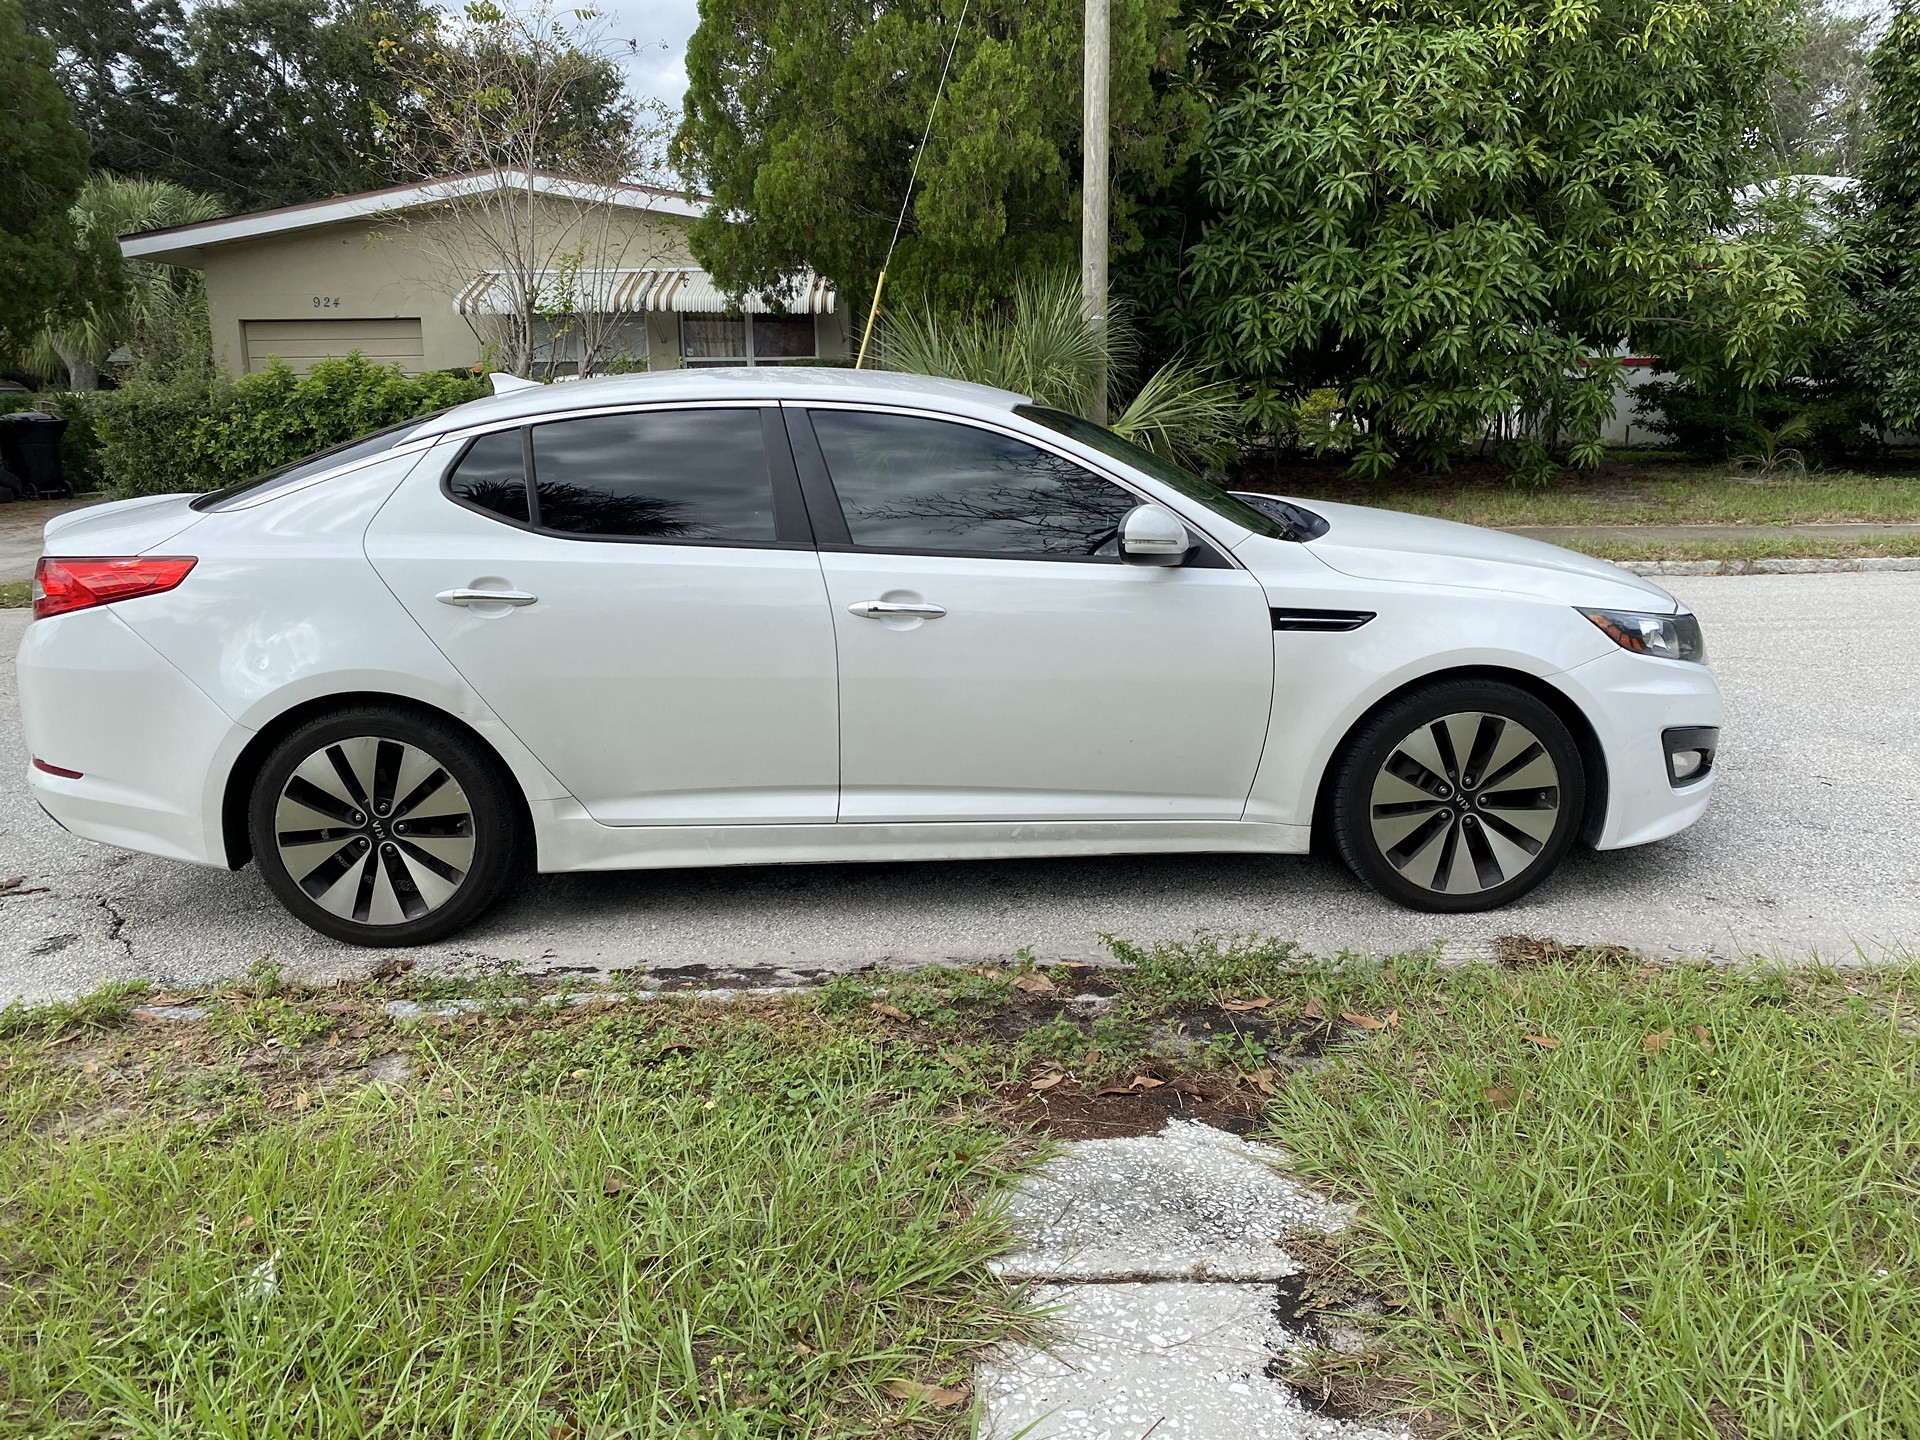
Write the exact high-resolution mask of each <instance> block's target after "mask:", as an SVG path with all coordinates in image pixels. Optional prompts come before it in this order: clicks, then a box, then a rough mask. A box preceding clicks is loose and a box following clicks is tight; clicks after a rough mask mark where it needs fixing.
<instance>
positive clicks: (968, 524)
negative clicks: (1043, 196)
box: [793, 407, 1273, 822]
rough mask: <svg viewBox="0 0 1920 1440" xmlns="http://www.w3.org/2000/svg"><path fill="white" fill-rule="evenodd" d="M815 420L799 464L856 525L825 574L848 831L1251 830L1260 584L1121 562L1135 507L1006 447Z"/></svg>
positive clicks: (1058, 461) (1268, 626)
mask: <svg viewBox="0 0 1920 1440" xmlns="http://www.w3.org/2000/svg"><path fill="white" fill-rule="evenodd" d="M806 417H807V418H806V419H802V418H800V416H799V414H798V413H797V412H796V415H795V424H794V426H793V429H794V431H795V436H796V445H797V446H798V447H799V450H800V454H801V459H802V463H803V464H807V465H809V466H813V465H818V464H821V463H822V462H824V470H825V475H826V476H828V477H830V479H831V489H832V495H831V496H829V497H828V499H829V500H831V499H832V497H837V500H838V512H839V515H841V516H844V519H845V543H840V544H826V545H823V549H822V553H821V565H822V568H823V570H824V571H825V574H826V582H827V591H828V595H829V597H830V599H831V601H832V613H833V624H834V629H835V633H836V635H837V636H838V640H839V651H840V734H841V740H840V770H841V791H840V819H841V820H842V821H843V822H846V821H900V822H911V821H967V820H972V821H1024V820H1046V821H1076V820H1077V821H1110V820H1196V819H1201V820H1238V819H1239V818H1240V817H1241V815H1242V813H1243V812H1244V810H1245V808H1246V800H1247V794H1248V791H1249V790H1250V789H1251V788H1252V785H1253V777H1254V771H1255V769H1256V767H1257V766H1258V764H1259V761H1260V752H1261V748H1262V745H1263V743H1264V741H1265V737H1266V731H1267V716H1268V707H1269V704H1270V702H1271V699H1272V691H1273V627H1272V621H1271V618H1270V616H1269V612H1268V608H1267V602H1266V596H1265V593H1264V592H1263V591H1262V589H1261V588H1260V586H1259V584H1258V583H1257V582H1256V581H1255V580H1254V579H1253V577H1252V576H1250V575H1248V574H1247V573H1246V572H1245V571H1243V570H1239V569H1235V568H1233V567H1232V566H1231V565H1229V564H1227V563H1225V561H1224V560H1223V558H1222V557H1220V556H1219V555H1217V554H1215V553H1214V552H1212V551H1211V549H1210V548H1209V547H1206V546H1205V544H1204V542H1202V554H1201V555H1200V557H1199V563H1190V564H1188V565H1185V566H1180V567H1172V568H1159V567H1146V566H1136V565H1129V564H1126V563H1124V562H1123V561H1121V560H1120V559H1119V556H1118V546H1117V543H1116V541H1115V532H1116V530H1117V528H1118V526H1119V524H1120V520H1121V518H1122V517H1123V516H1124V515H1125V514H1126V513H1127V511H1128V510H1130V509H1132V508H1133V507H1134V506H1135V505H1137V504H1138V503H1140V501H1139V498H1138V497H1137V496H1135V495H1134V494H1132V493H1131V492H1129V491H1127V490H1125V489H1123V488H1121V487H1120V486H1118V485H1115V484H1114V483H1113V482H1111V481H1110V480H1107V479H1105V478H1103V477H1101V476H1097V475H1094V474H1092V473H1091V472H1090V471H1088V470H1086V469H1084V468H1083V467H1081V466H1080V465H1078V464H1077V463H1075V462H1074V461H1072V460H1069V459H1067V458H1065V457H1063V456H1061V455H1058V454H1056V453H1055V452H1053V451H1051V450H1047V449H1043V448H1041V447H1039V446H1037V445H1033V444H1029V443H1028V442H1026V441H1025V440H1022V439H1019V438H1017V437H1015V436H1012V435H1008V434H1005V433H1004V432H1001V431H998V430H994V429H990V428H986V427H982V426H977V425H972V424H967V423H963V422H958V421H949V420H937V419H932V418H928V417H924V416H918V415H907V414H900V413H889V412H882V411H872V410H859V409H851V408H849V409H836V408H829V407H816V408H813V409H811V410H810V411H808V412H806ZM809 423H810V433H809ZM815 440H817V442H818V448H817V450H814V449H812V448H811V447H812V446H813V443H814V441H815ZM810 494H812V495H813V496H814V503H815V504H816V505H818V504H819V503H820V501H819V496H818V487H817V486H816V491H814V492H810ZM835 528H836V529H837V528H838V526H837V517H836V522H835ZM822 538H823V540H824V539H825V532H824V530H823V532H822Z"/></svg>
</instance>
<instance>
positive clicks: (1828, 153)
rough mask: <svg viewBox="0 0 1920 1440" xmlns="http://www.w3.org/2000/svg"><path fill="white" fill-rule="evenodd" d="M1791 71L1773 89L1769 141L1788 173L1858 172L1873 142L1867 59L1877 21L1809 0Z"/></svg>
mask: <svg viewBox="0 0 1920 1440" xmlns="http://www.w3.org/2000/svg"><path fill="white" fill-rule="evenodd" d="M1795 19H1796V23H1797V26H1798V35H1797V37H1796V41H1795V45H1794V49H1793V52H1792V54H1791V55H1790V56H1789V57H1788V60H1787V64H1786V68H1785V69H1784V70H1782V71H1781V72H1780V73H1778V74H1776V75H1775V76H1774V77H1773V79H1772V80H1770V81H1769V82H1768V84H1767V96H1768V102H1769V107H1770V109H1771V112H1772V114H1771V124H1770V126H1769V129H1768V136H1767V138H1768V141H1769V142H1770V144H1771V145H1772V147H1773V151H1774V154H1775V156H1776V157H1777V159H1778V161H1779V163H1780V165H1781V166H1782V168H1784V169H1786V170H1789V171H1793V172H1796V173H1799V174H1803V175H1851V174H1853V173H1854V172H1855V171H1856V169H1857V168H1858V167H1859V164H1860V157H1861V153H1862V151H1863V148H1864V146H1865V143H1866V91H1867V57H1868V56H1869V55H1870V54H1871V52H1872V50H1873V40H1874V36H1875V33H1876V30H1877V28H1878V26H1877V21H1876V19H1875V17H1874V16H1872V15H1867V14H1860V13H1855V12H1850V11H1847V10H1844V9H1841V8H1840V7H1839V6H1838V5H1837V4H1836V3H1835V0H1806V3H1805V5H1804V8H1803V9H1802V10H1801V12H1800V13H1799V15H1797V16H1796V17H1795Z"/></svg>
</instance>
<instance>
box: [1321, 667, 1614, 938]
mask: <svg viewBox="0 0 1920 1440" xmlns="http://www.w3.org/2000/svg"><path fill="white" fill-rule="evenodd" d="M1337 764H1338V767H1339V768H1338V770H1337V772H1336V776H1335V781H1334V787H1333V804H1332V811H1331V819H1332V830H1333V839H1334V843H1335V846H1336V847H1337V848H1338V850H1339V852H1340V856H1341V858H1342V859H1343V860H1345V861H1346V862H1347V864H1348V866H1350V867H1351V868H1352V870H1353V872H1354V874H1356V875H1358V876H1359V877H1360V878H1361V879H1362V880H1364V881H1366V882H1367V884H1368V885H1370V886H1372V887H1373V888H1374V889H1375V890H1377V891H1379V892H1380V893H1381V894H1382V895H1385V896H1386V897H1387V898H1388V899H1390V900H1395V901H1398V902H1399V903H1400V904H1402V905H1405V906H1407V907H1408V908H1409V909H1413V910H1428V911H1435V912H1439V913H1443V914H1460V913H1464V912H1467V911H1473V910H1493V909H1497V908H1498V907H1499V906H1502V905H1505V904H1507V903H1508V902H1509V901H1512V900H1517V899H1518V898H1519V897H1520V896H1522V895H1524V894H1526V893H1527V892H1528V891H1529V890H1531V889H1533V887H1534V886H1536V885H1538V884H1539V883H1540V882H1541V881H1542V880H1544V879H1546V878H1547V876H1548V875H1550V874H1552V873H1553V871H1554V868H1555V867H1556V866H1558V865H1559V863H1560V861H1561V859H1562V858H1563V857H1564V856H1565V855H1566V853H1567V849H1568V847H1569V846H1571V845H1572V844H1573V841H1574V837H1575V836H1576V835H1577V834H1578V833H1579V830H1580V824H1581V817H1582V814H1583V812H1584V811H1585V808H1586V794H1587V786H1586V770H1585V768H1584V766H1583V765H1582V764H1581V760H1580V747H1579V746H1578V745H1577V744H1575V742H1574V739H1573V736H1572V735H1571V734H1570V733H1568V730H1567V727H1566V725H1565V724H1564V723H1563V722H1562V721H1561V719H1560V717H1559V716H1558V715H1556V714H1554V712H1553V711H1552V709H1551V708H1549V707H1548V706H1547V705H1546V704H1544V703H1543V702H1542V701H1540V700H1538V699H1536V698H1535V697H1534V696H1532V695H1530V694H1528V693H1527V692H1526V691H1525V690H1522V689H1520V688H1519V687H1518V686H1514V685H1507V684H1503V683H1501V682H1499V681H1494V680H1444V681H1437V682H1435V683H1434V684H1432V685H1429V686H1426V687H1423V688H1422V689H1419V690H1416V691H1413V692H1411V693H1409V694H1407V695H1404V696H1401V697H1400V698H1399V699H1397V700H1395V701H1393V702H1392V703H1390V704H1389V705H1387V706H1386V707H1385V708H1384V709H1383V710H1381V711H1380V712H1379V713H1378V714H1376V715H1374V716H1373V717H1372V718H1371V719H1369V720H1368V721H1367V722H1366V723H1365V724H1364V725H1363V726H1362V727H1361V729H1360V731H1359V733H1357V734H1356V735H1355V736H1354V737H1353V740H1352V743H1351V744H1350V745H1349V746H1348V747H1347V750H1346V753H1345V754H1344V755H1343V756H1341V757H1340V759H1339V760H1338V762H1337Z"/></svg>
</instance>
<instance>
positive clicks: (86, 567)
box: [33, 555, 198, 620]
mask: <svg viewBox="0 0 1920 1440" xmlns="http://www.w3.org/2000/svg"><path fill="white" fill-rule="evenodd" d="M197 563H198V562H197V561H195V560H194V559H193V557H191V556H182V555H168V556H155V555H106V556H90V557H88V558H86V559H56V558H55V557H53V556H51V555H45V556H42V557H41V559H40V565H39V568H38V569H36V570H35V571H34V572H33V618H34V619H36V620H45V619H46V618H47V617H48V616H49V615H65V614H66V613H67V612H68V611H70V610H88V609H91V608H92V607H93V606H95V605H111V604H112V603H113V602H114V601H116V600H131V599H133V598H134V597H135V596H136V595H158V594H160V593H161V592H163V591H166V590H171V589H173V587H174V586H176V585H178V584H179V583H180V582H181V581H182V580H184V579H186V578H187V572H188V571H189V570H191V569H193V567H194V565H195V564H197Z"/></svg>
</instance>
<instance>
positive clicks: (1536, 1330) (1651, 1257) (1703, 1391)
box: [1271, 958, 1920, 1440]
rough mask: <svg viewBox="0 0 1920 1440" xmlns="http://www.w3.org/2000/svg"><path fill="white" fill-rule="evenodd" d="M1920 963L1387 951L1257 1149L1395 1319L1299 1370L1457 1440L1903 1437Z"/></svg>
mask: <svg viewBox="0 0 1920 1440" xmlns="http://www.w3.org/2000/svg"><path fill="white" fill-rule="evenodd" d="M1916 1002H1920V974H1916V973H1915V972H1912V971H1902V972H1893V973H1887V974H1877V975H1876V974H1835V973H1832V972H1826V973H1812V974H1805V975H1789V974H1786V973H1783V972H1779V971H1769V972H1758V973H1748V974H1738V973H1725V972H1721V971H1715V970H1711V969H1707V968H1684V969H1678V970H1665V969H1662V970H1642V969H1638V968H1636V967H1634V965H1633V964H1632V962H1630V961H1628V962H1624V963H1620V962H1615V961H1611V960H1608V959H1604V958H1603V959H1600V960H1594V961H1584V962H1583V961H1578V960H1576V961H1574V962H1573V963H1570V964H1553V965H1548V966H1547V967H1545V968H1541V969H1531V970H1525V971H1519V972H1515V971H1503V970H1487V969H1482V968H1466V969H1460V970H1451V971H1445V972H1439V971H1434V970H1432V969H1426V968H1414V967H1409V966H1406V965H1404V964H1403V965H1402V966H1401V967H1400V969H1399V971H1398V974H1397V975H1392V974H1391V973H1390V972H1381V971H1370V972H1361V973H1357V974H1356V975H1354V976H1353V977H1352V978H1351V979H1346V980H1342V981H1340V982H1338V983H1336V984H1334V985H1331V986H1329V987H1328V990H1327V996H1326V1000H1325V1002H1324V1003H1325V1005H1326V1007H1327V1008H1328V1009H1329V1010H1332V1009H1335V1008H1339V1009H1347V1008H1351V1009H1354V1010H1366V1011H1370V1012H1372V1013H1374V1014H1380V1013H1383V1012H1392V1013H1395V1014H1397V1016H1398V1021H1399V1023H1398V1025H1397V1026H1396V1027H1394V1028H1392V1029H1388V1030H1381V1031H1377V1032H1374V1033H1372V1034H1371V1035H1370V1036H1369V1037H1368V1038H1367V1039H1365V1040H1363V1041H1362V1042H1361V1043H1360V1044H1358V1045H1357V1046H1355V1047H1353V1048H1352V1049H1351V1050H1349V1051H1347V1052H1344V1053H1343V1054H1341V1055H1340V1056H1339V1057H1338V1058H1337V1059H1336V1060H1335V1061H1334V1063H1332V1064H1331V1065H1329V1066H1327V1067H1325V1068H1323V1069H1320V1070H1318V1071H1316V1072H1314V1073H1312V1074H1310V1075H1308V1076H1305V1077H1302V1079H1301V1080H1299V1081H1296V1082H1295V1083H1294V1084H1292V1085H1290V1086H1287V1087H1286V1088H1285V1089H1283V1090H1282V1091H1281V1093H1280V1094H1279V1095H1278V1096H1277V1097H1276V1099H1275V1101H1274V1104H1273V1107H1272V1111H1271V1114H1272V1119H1273V1125H1274V1134H1275V1137H1276V1138H1277V1139H1278V1140H1279V1141H1280V1143H1281V1144H1283V1145H1284V1146H1286V1147H1287V1149H1288V1150H1289V1151H1290V1152H1291V1153H1292V1154H1293V1156H1294V1157H1295V1160H1296V1162H1297V1163H1298V1165H1299V1166H1300V1168H1301V1169H1302V1170H1303V1171H1304V1172H1305V1173H1306V1174H1307V1175H1309V1176H1311V1177H1314V1178H1316V1179H1318V1180H1320V1181H1321V1182H1323V1183H1325V1184H1326V1185H1328V1186H1330V1187H1332V1188H1333V1189H1335V1190H1336V1191H1338V1192H1339V1193H1342V1194H1344V1195H1347V1196H1350V1197H1352V1198H1353V1199H1355V1200H1357V1201H1358V1202H1359V1203H1360V1204H1361V1206H1362V1212H1361V1213H1362V1222H1361V1224H1360V1226H1359V1227H1358V1229H1357V1230H1356V1231H1354V1232H1352V1235H1353V1239H1352V1241H1351V1244H1350V1245H1349V1247H1348V1250H1347V1254H1346V1256H1345V1257H1344V1258H1345V1262H1346V1266H1347V1268H1348V1269H1349V1271H1350V1272H1351V1273H1352V1274H1357V1275H1358V1276H1359V1277H1361V1278H1362V1279H1363V1280H1364V1281H1365V1282H1366V1283H1367V1284H1368V1285H1370V1286H1371V1287H1373V1288H1375V1289H1377V1290H1379V1291H1381V1292H1384V1293H1387V1294H1389V1295H1391V1296H1393V1297H1394V1298H1395V1299H1396V1300H1397V1301H1399V1302H1400V1308H1399V1309H1398V1310H1397V1311H1396V1312H1395V1313H1394V1315H1393V1317H1392V1318H1391V1319H1389V1320H1387V1321H1386V1322H1385V1323H1384V1324H1383V1325H1382V1326H1381V1327H1380V1331H1379V1334H1380V1338H1381V1340H1382V1341H1383V1342H1384V1344H1385V1346H1386V1349H1385V1351H1384V1353H1383V1354H1377V1355H1375V1356H1373V1357H1370V1358H1368V1359H1364V1360H1360V1361H1351V1360H1339V1361H1331V1362H1330V1363H1328V1364H1326V1365H1325V1366H1324V1367H1323V1368H1324V1369H1325V1370H1326V1371H1327V1372H1328V1373H1327V1375H1326V1378H1327V1380H1328V1381H1329V1383H1330V1385H1331V1386H1332V1387H1333V1388H1334V1389H1335V1392H1336V1393H1337V1392H1338V1389H1339V1387H1340V1385H1341V1384H1342V1383H1346V1384H1354V1383H1362V1384H1372V1385H1376V1386H1379V1387H1381V1388H1383V1389H1385V1390H1386V1391H1388V1392H1389V1393H1397V1394H1405V1395H1408V1396H1410V1397H1412V1398H1413V1399H1415V1400H1417V1401H1418V1402H1420V1403H1421V1404H1423V1405H1424V1406H1426V1407H1427V1408H1429V1409H1431V1410H1432V1411H1434V1412H1435V1413H1437V1414H1442V1415H1451V1416H1456V1417H1459V1420H1460V1422H1461V1424H1460V1426H1459V1429H1460V1431H1461V1432H1462V1433H1471V1434H1479V1435H1499V1436H1502V1437H1514V1440H1524V1437H1540V1440H1547V1437H1553V1440H1562V1437H1569V1436H1596V1437H1597V1436H1609V1437H1612V1436H1620V1437H1645V1440H1656V1437H1658V1440H1687V1437H1699V1440H1726V1437H1735V1436H1741V1437H1745V1436H1753V1437H1758V1436H1778V1437H1789V1436H1792V1437H1800V1436H1821V1437H1859V1440H1869V1437H1890V1436H1896V1435H1920V1273H1916V1269H1915V1257H1916V1256H1917V1255H1920V1045H1916V1038H1915V1036H1916V1029H1915V1027H1916V1021H1917V1020H1920V1009H1917V1008H1916Z"/></svg>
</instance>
